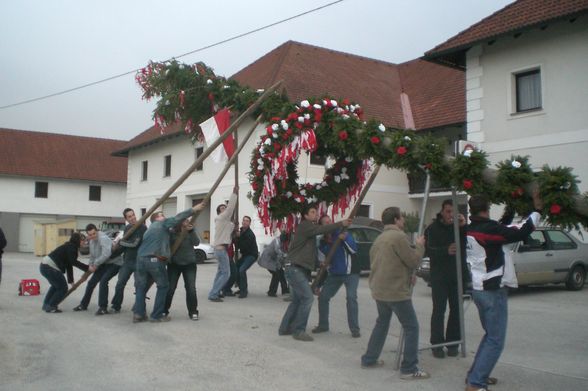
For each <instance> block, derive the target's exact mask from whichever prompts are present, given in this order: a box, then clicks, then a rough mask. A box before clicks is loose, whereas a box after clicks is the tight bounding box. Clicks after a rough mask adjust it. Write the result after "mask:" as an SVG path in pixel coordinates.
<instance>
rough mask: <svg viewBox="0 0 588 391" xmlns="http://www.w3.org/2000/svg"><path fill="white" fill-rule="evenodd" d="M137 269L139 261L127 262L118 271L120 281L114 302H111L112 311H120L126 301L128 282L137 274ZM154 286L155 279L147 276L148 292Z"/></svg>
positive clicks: (116, 288) (116, 287)
mask: <svg viewBox="0 0 588 391" xmlns="http://www.w3.org/2000/svg"><path fill="white" fill-rule="evenodd" d="M136 268H137V261H136V260H135V261H125V263H124V264H123V265H122V266H121V267H120V269H119V271H118V280H117V281H116V286H115V288H114V296H113V297H112V301H111V302H110V304H111V306H112V309H113V310H115V311H120V308H121V306H122V302H123V299H124V294H125V287H126V286H127V282H128V281H129V279H130V278H131V275H132V274H133V273H134V272H135V269H136ZM152 285H153V278H151V276H150V275H148V276H147V288H146V291H148V290H149V288H151V286H152Z"/></svg>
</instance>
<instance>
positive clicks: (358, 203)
mask: <svg viewBox="0 0 588 391" xmlns="http://www.w3.org/2000/svg"><path fill="white" fill-rule="evenodd" d="M379 171H380V166H379V165H377V166H376V168H375V169H374V172H372V175H371V176H370V179H368V181H367V182H366V184H365V186H364V187H363V189H362V191H361V193H360V194H359V197H358V198H357V201H356V202H355V205H354V206H353V209H351V212H350V213H349V217H348V218H349V219H352V218H354V217H355V215H356V214H357V212H358V211H359V207H360V206H361V203H362V201H363V199H364V198H365V196H366V194H367V192H368V190H369V189H370V187H371V185H372V184H373V183H374V181H375V180H376V175H378V172H379ZM345 231H347V228H345V227H343V229H342V230H341V233H343V232H345ZM341 242H342V240H341V238H339V237H338V236H337V240H335V242H334V243H333V245H332V246H331V249H330V250H329V253H328V254H327V256H326V258H325V260H324V261H323V263H322V264H321V267H320V269H319V271H318V273H317V274H316V277H315V278H314V280H313V281H312V285H311V289H312V290H313V292H314V290H315V288H316V287H317V286H318V284H319V283H320V281H321V279H322V278H323V276H324V275H325V273H326V272H327V269H328V268H329V266H330V265H331V260H332V259H333V255H335V252H336V251H337V248H338V247H339V245H340V244H341Z"/></svg>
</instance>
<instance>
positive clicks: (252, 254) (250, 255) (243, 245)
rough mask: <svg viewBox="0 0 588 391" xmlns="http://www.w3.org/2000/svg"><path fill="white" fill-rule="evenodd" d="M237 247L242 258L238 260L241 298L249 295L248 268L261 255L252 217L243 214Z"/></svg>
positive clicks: (238, 280) (238, 281)
mask: <svg viewBox="0 0 588 391" xmlns="http://www.w3.org/2000/svg"><path fill="white" fill-rule="evenodd" d="M237 236H238V237H237V248H238V249H239V252H240V253H241V258H239V260H238V261H237V265H236V268H237V273H238V274H237V283H238V284H239V299H244V298H246V297H247V288H248V287H247V270H248V269H249V268H250V267H251V265H253V264H254V263H255V261H256V260H257V257H258V256H259V250H258V249H257V239H256V238H255V234H254V233H253V231H252V230H251V217H249V216H243V221H242V222H241V229H240V230H239V232H238V233H237Z"/></svg>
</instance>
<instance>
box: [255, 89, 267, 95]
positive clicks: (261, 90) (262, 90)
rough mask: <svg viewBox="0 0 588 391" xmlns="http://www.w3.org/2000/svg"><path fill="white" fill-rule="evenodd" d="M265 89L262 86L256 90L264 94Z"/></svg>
mask: <svg viewBox="0 0 588 391" xmlns="http://www.w3.org/2000/svg"><path fill="white" fill-rule="evenodd" d="M264 91H265V90H264V89H263V88H260V89H258V90H257V91H255V92H257V93H258V94H263V92H264Z"/></svg>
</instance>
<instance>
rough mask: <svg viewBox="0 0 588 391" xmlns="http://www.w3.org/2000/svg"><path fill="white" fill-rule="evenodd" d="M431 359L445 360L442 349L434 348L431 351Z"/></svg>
mask: <svg viewBox="0 0 588 391" xmlns="http://www.w3.org/2000/svg"><path fill="white" fill-rule="evenodd" d="M432 352H433V357H435V358H445V350H443V348H434V349H432Z"/></svg>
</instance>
